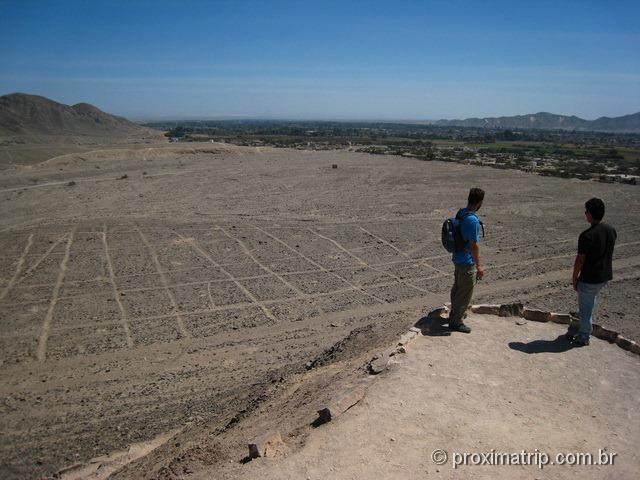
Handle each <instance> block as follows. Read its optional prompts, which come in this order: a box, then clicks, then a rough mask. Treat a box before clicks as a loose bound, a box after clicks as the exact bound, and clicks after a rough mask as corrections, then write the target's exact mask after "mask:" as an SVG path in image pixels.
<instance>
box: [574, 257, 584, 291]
mask: <svg viewBox="0 0 640 480" xmlns="http://www.w3.org/2000/svg"><path fill="white" fill-rule="evenodd" d="M585 258H587V256H586V255H583V254H580V253H579V254H577V255H576V260H575V261H574V262H573V279H572V281H571V283H573V289H574V290H577V289H578V276H579V275H580V272H581V271H582V267H583V265H584V260H585Z"/></svg>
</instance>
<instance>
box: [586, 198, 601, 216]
mask: <svg viewBox="0 0 640 480" xmlns="http://www.w3.org/2000/svg"><path fill="white" fill-rule="evenodd" d="M584 208H585V210H586V211H587V212H589V213H590V214H591V216H592V217H593V219H594V220H597V221H600V220H602V217H604V202H603V201H602V200H600V199H599V198H592V199H590V200H587V203H585V204H584Z"/></svg>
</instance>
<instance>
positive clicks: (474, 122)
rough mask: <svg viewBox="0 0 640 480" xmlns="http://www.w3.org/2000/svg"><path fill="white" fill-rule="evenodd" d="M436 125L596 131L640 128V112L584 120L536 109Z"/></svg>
mask: <svg viewBox="0 0 640 480" xmlns="http://www.w3.org/2000/svg"><path fill="white" fill-rule="evenodd" d="M435 124H436V125H443V126H459V127H475V128H494V129H495V128H498V129H500V128H516V129H530V128H538V129H544V130H554V129H558V130H585V131H587V130H589V131H600V132H635V133H637V132H640V112H638V113H634V114H632V115H624V116H622V117H613V118H609V117H600V118H598V119H596V120H584V119H582V118H579V117H576V116H575V115H572V116H566V115H556V114H554V113H548V112H539V113H532V114H527V115H515V116H513V117H488V118H467V119H465V120H438V121H437V122H435Z"/></svg>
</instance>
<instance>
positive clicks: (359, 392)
mask: <svg viewBox="0 0 640 480" xmlns="http://www.w3.org/2000/svg"><path fill="white" fill-rule="evenodd" d="M365 393H366V390H365V388H364V387H363V386H361V385H358V386H355V387H353V388H351V389H350V390H348V391H347V392H346V393H344V394H342V395H340V396H337V397H335V398H333V399H332V400H330V401H329V404H328V405H327V406H326V407H324V408H321V409H320V410H318V420H319V421H320V422H321V423H326V422H330V421H331V420H334V419H336V418H337V417H339V416H340V415H342V414H343V413H344V412H346V411H347V410H349V409H350V408H351V407H353V406H354V405H355V404H357V403H358V402H359V401H360V400H362V399H363V398H364V396H365Z"/></svg>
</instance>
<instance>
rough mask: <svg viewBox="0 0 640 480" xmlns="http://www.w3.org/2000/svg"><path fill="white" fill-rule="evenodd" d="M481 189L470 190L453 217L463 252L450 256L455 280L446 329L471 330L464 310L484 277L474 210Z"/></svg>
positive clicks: (481, 193) (481, 194)
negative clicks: (474, 289) (477, 282)
mask: <svg viewBox="0 0 640 480" xmlns="http://www.w3.org/2000/svg"><path fill="white" fill-rule="evenodd" d="M483 200H484V190H482V189H481V188H472V189H471V190H470V191H469V198H468V201H467V207H466V208H463V209H461V210H459V211H458V213H457V215H456V218H458V219H459V222H460V234H461V237H462V244H463V248H462V250H459V251H457V252H455V253H454V254H453V256H452V258H451V259H452V260H453V264H454V266H455V278H454V282H453V287H452V288H451V312H450V313H449V329H451V330H455V331H458V332H463V333H469V332H471V329H470V328H469V327H468V326H467V325H465V324H464V323H463V321H462V320H463V319H464V317H466V313H465V312H466V311H467V308H468V307H469V303H470V302H471V297H472V296H473V287H474V286H475V284H476V281H477V280H479V279H481V278H482V277H483V276H484V269H483V268H482V267H481V266H480V247H479V246H478V243H479V242H480V234H479V230H480V219H479V218H478V215H477V211H478V210H480V207H481V206H482V201H483Z"/></svg>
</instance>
